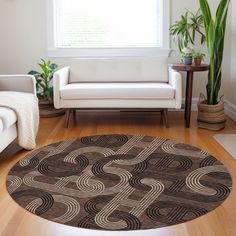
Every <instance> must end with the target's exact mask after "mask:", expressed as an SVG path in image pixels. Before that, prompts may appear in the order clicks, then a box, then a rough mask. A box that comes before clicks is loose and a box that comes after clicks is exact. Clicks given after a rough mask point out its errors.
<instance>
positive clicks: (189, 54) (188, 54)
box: [181, 48, 194, 58]
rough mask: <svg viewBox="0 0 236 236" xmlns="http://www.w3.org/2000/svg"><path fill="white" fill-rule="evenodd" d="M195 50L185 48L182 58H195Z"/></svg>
mask: <svg viewBox="0 0 236 236" xmlns="http://www.w3.org/2000/svg"><path fill="white" fill-rule="evenodd" d="M193 54H194V50H193V49H191V48H183V49H182V52H181V56H182V58H186V57H193Z"/></svg>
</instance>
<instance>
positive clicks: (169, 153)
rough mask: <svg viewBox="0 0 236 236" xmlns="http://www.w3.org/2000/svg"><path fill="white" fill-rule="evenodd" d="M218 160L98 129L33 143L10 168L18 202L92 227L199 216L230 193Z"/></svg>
mask: <svg viewBox="0 0 236 236" xmlns="http://www.w3.org/2000/svg"><path fill="white" fill-rule="evenodd" d="M231 186H232V180H231V177H230V174H229V173H228V171H227V169H226V168H225V166H223V165H222V164H221V163H220V162H219V161H217V160H216V159H215V158H214V157H212V156H211V155H210V154H208V153H206V152H204V151H202V150H199V149H198V148H196V147H192V146H189V145H186V144H181V143H177V142H174V141H171V140H168V139H165V138H158V137H148V136H146V137H145V136H131V135H102V136H91V137H82V138H77V139H73V140H70V141H64V142H59V143H54V144H51V145H49V146H46V147H43V148H40V149H38V150H35V151H33V152H32V153H30V154H29V155H28V156H26V157H25V158H23V159H22V160H20V161H19V162H18V163H17V164H16V165H15V166H14V167H13V168H12V169H11V171H10V172H9V174H8V177H7V189H8V192H9V193H10V195H11V197H12V198H13V199H14V200H15V201H16V202H17V203H18V204H19V205H20V206H22V207H23V208H25V209H26V210H28V211H30V212H31V213H33V214H36V215H38V216H40V217H43V218H45V219H48V220H51V221H55V222H58V223H62V224H66V225H70V226H75V227H80V228H88V229H97V230H118V231H119V230H139V229H154V228H159V227H164V226H169V225H174V224H179V223H182V222H186V221H189V220H192V219H195V218H197V217H199V216H202V215H204V214H206V213H208V212H210V211H212V210H213V209H215V208H216V207H217V206H219V205H220V204H221V203H222V202H223V201H224V200H225V199H226V198H227V197H228V195H229V194H230V190H231Z"/></svg>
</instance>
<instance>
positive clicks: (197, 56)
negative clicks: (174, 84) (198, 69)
mask: <svg viewBox="0 0 236 236" xmlns="http://www.w3.org/2000/svg"><path fill="white" fill-rule="evenodd" d="M205 56H206V55H205V53H203V52H201V51H195V52H194V53H193V58H194V64H195V66H200V65H201V64H202V61H203V60H204V57H205Z"/></svg>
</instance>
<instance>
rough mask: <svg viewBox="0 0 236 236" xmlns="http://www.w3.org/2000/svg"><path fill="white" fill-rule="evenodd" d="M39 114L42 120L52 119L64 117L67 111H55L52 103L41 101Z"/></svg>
mask: <svg viewBox="0 0 236 236" xmlns="http://www.w3.org/2000/svg"><path fill="white" fill-rule="evenodd" d="M39 114H40V117H42V118H50V117H57V116H61V115H64V114H65V111H64V110H63V109H55V108H54V105H53V102H52V101H48V100H39Z"/></svg>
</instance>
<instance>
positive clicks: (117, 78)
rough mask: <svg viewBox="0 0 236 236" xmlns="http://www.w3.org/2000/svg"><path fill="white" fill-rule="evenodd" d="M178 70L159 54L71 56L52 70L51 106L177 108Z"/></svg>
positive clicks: (67, 119)
mask: <svg viewBox="0 0 236 236" xmlns="http://www.w3.org/2000/svg"><path fill="white" fill-rule="evenodd" d="M181 83H182V81H181V74H180V73H178V72H176V71H174V70H172V69H171V68H168V64H167V60H166V59H164V58H158V57H145V58H142V57H137V58H87V59H73V60H72V63H71V66H68V67H65V68H62V69H60V70H58V71H57V72H56V73H54V78H53V84H54V106H55V108H57V109H60V108H68V109H67V118H66V124H65V125H66V127H67V126H68V121H69V116H70V114H71V110H72V109H120V110H122V109H152V110H153V109H162V111H163V113H162V114H164V120H165V121H166V125H167V126H168V122H167V121H168V120H167V109H168V108H177V109H178V108H180V107H181V100H182V91H181V90H182V86H181Z"/></svg>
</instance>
